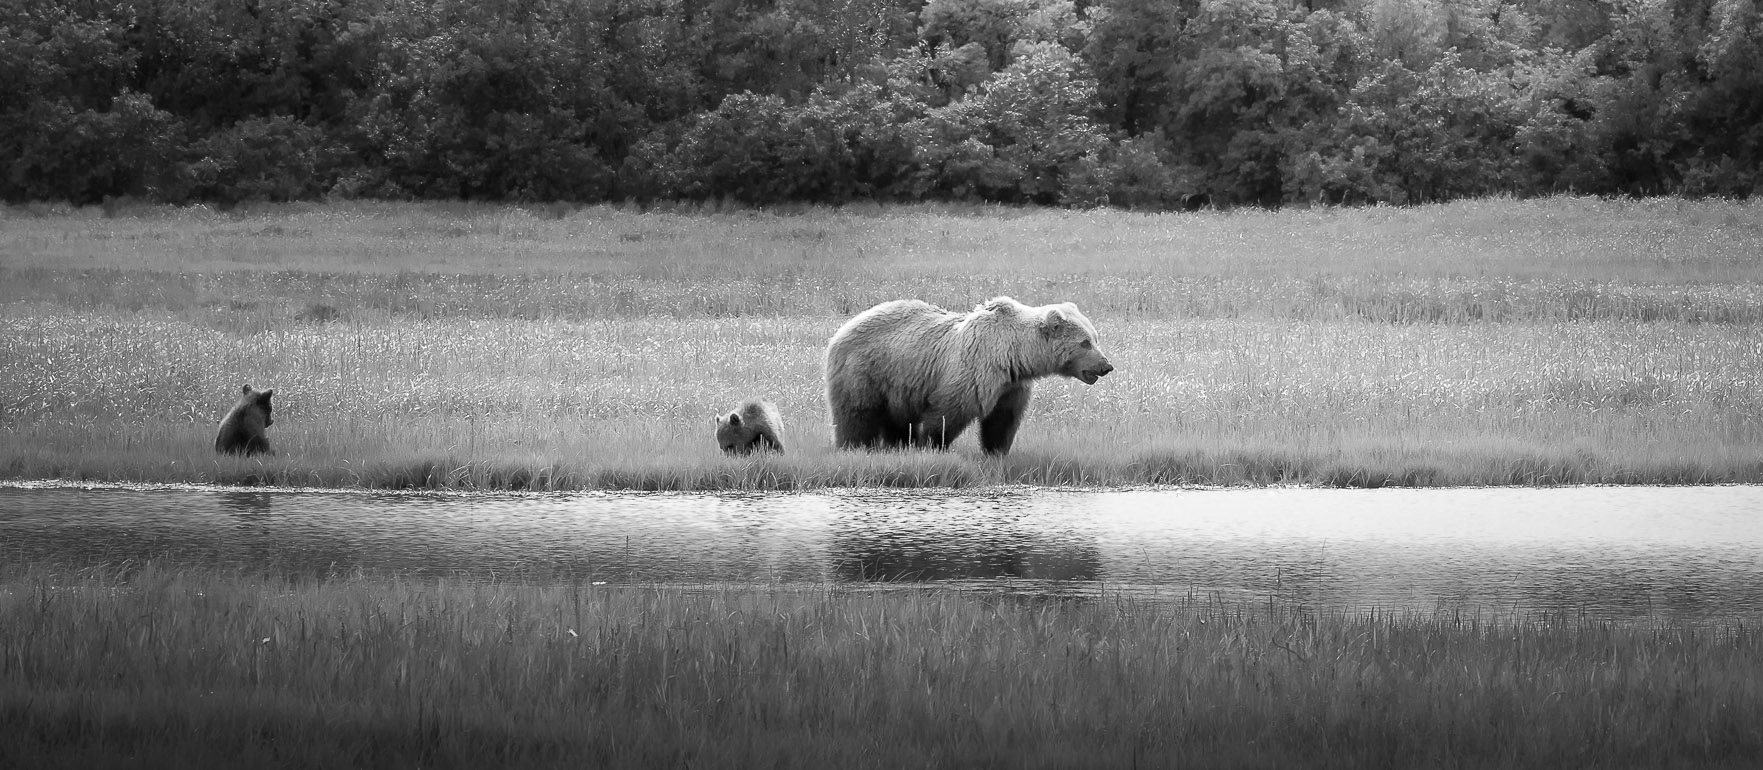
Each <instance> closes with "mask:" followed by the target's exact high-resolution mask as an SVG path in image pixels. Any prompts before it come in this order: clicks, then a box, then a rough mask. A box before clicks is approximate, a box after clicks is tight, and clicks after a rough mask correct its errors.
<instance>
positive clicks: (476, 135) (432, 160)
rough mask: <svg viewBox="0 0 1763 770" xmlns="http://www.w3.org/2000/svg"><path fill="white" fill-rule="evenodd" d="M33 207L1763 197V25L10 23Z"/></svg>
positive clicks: (106, 8) (530, 14)
mask: <svg viewBox="0 0 1763 770" xmlns="http://www.w3.org/2000/svg"><path fill="white" fill-rule="evenodd" d="M0 6H3V7H0V165H3V167H4V173H0V198H3V199H5V200H9V201H14V202H17V201H31V200H66V201H72V202H75V203H88V202H94V201H99V200H103V199H106V198H110V197H133V198H138V199H147V200H157V201H168V202H192V201H209V202H214V203H217V204H221V205H230V204H236V203H239V202H242V201H253V200H294V199H320V198H355V197H370V198H399V199H408V198H418V199H425V198H463V199H481V200H507V201H574V202H595V201H606V200H616V201H624V200H637V201H653V200H670V199H685V200H719V201H738V202H743V203H755V204H765V203H774V202H783V201H812V202H825V203H839V202H845V201H852V200H860V199H872V200H890V201H914V200H927V199H936V200H985V201H1001V202H1022V203H1043V204H1059V205H1075V206H1092V205H1115V206H1128V207H1135V208H1174V207H1182V206H1191V205H1197V204H1200V203H1202V202H1204V203H1211V204H1214V205H1220V206H1231V205H1264V206H1278V205H1289V204H1305V203H1330V204H1334V203H1346V204H1354V203H1366V202H1391V203H1414V202H1427V201H1439V200H1446V199H1451V198H1456V197H1464V196H1478V195H1489V194H1511V195H1520V196H1523V195H1541V194H1549V193H1556V192H1579V193H1596V194H1633V195H1655V194H1678V195H1689V196H1748V195H1751V194H1752V193H1754V192H1757V191H1759V190H1760V189H1763V187H1760V185H1763V19H1760V17H1759V9H1758V7H1757V2H1756V0H1615V1H1614V2H1604V1H1598V0H928V2H927V1H926V0H7V2H5V3H4V4H0Z"/></svg>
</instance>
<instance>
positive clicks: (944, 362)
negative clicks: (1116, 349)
mask: <svg viewBox="0 0 1763 770" xmlns="http://www.w3.org/2000/svg"><path fill="white" fill-rule="evenodd" d="M1095 340H1096V327H1095V325H1093V324H1091V323H1090V319H1088V318H1085V317H1084V314H1083V313H1080V312H1078V309H1077V306H1076V305H1073V304H1071V303H1069V302H1064V303H1060V304H1057V305H1045V306H1042V307H1029V306H1027V305H1024V304H1022V303H1020V302H1017V301H1016V300H1014V299H1011V298H1009V297H997V298H994V299H992V300H990V301H988V302H986V303H985V304H983V305H980V306H979V307H976V308H974V309H973V312H971V313H952V312H949V311H946V310H943V309H941V308H938V307H936V306H934V305H930V304H927V303H924V302H920V301H918V300H894V301H892V302H884V303H882V304H880V305H876V306H875V307H872V308H870V309H868V310H865V311H863V312H862V313H860V314H858V315H857V317H855V318H852V319H851V320H849V321H847V322H845V325H844V326H842V327H839V330H838V332H837V333H835V334H833V336H832V340H831V342H830V343H829V344H828V345H827V349H826V400H827V405H828V407H830V409H831V411H832V419H833V441H834V443H836V444H837V445H838V446H840V447H845V448H854V447H896V446H904V445H907V444H912V445H917V446H935V447H937V448H941V449H947V448H948V446H949V442H951V441H954V440H955V438H956V437H957V436H960V435H961V432H962V431H964V430H966V429H967V426H968V424H969V423H972V422H973V421H975V420H978V421H979V445H980V448H981V449H982V450H984V451H985V452H986V453H987V454H1004V453H1006V452H1009V451H1010V445H1011V443H1012V442H1014V441H1015V440H1016V428H1017V426H1018V425H1020V424H1021V423H1022V415H1023V412H1024V411H1025V410H1026V409H1027V408H1028V400H1029V388H1030V386H1031V385H1032V384H1033V382H1034V381H1035V380H1036V379H1039V378H1041V377H1046V376H1049V375H1054V374H1059V375H1064V376H1066V377H1073V378H1076V379H1079V380H1082V381H1083V382H1084V384H1086V385H1093V384H1095V382H1096V380H1097V379H1099V378H1101V377H1102V376H1103V375H1106V374H1108V373H1109V372H1111V371H1114V366H1113V365H1112V364H1110V363H1108V357H1107V356H1104V355H1102V352H1101V351H1100V350H1097V349H1096V346H1095Z"/></svg>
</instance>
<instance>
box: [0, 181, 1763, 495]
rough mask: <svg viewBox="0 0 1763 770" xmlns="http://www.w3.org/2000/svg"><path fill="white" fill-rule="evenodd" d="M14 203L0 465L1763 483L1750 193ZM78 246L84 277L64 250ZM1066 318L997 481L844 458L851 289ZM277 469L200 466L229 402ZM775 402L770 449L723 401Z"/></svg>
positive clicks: (96, 470)
mask: <svg viewBox="0 0 1763 770" xmlns="http://www.w3.org/2000/svg"><path fill="white" fill-rule="evenodd" d="M0 217H3V218H4V222H5V224H6V227H5V228H3V229H0V249H4V251H0V253H3V254H5V255H6V258H7V259H6V262H5V265H6V266H5V267H4V268H0V474H3V475H5V476H7V477H11V478H86V479H102V480H123V481H127V480H134V481H195V482H201V481H220V482H228V483H239V482H273V483H288V484H308V485H321V486H367V487H411V486H414V487H457V488H544V489H578V488H591V487H626V488H646V489H698V488H721V487H731V486H732V487H746V488H799V487H813V486H825V485H865V484H905V485H927V484H928V485H970V484H989V483H1016V482H1027V483H1036V484H1084V485H1087V484H1107V485H1112V484H1131V483H1159V482H1175V483H1227V484H1228V483H1318V484H1349V485H1383V484H1513V483H1517V484H1537V483H1568V482H1597V483H1660V482H1663V483H1698V482H1700V483H1706V482H1729V481H1740V482H1755V481H1763V380H1760V379H1759V378H1758V377H1757V376H1756V374H1755V373H1756V372H1758V371H1763V336H1759V328H1760V324H1763V206H1760V205H1759V204H1757V203H1755V202H1752V203H1725V202H1698V203H1684V202H1672V201H1592V200H1581V199H1555V200H1547V201H1526V202H1517V201H1503V200H1494V201H1473V202H1462V203H1455V204H1450V205H1446V206H1433V207H1420V208H1416V209H1383V208H1372V209H1357V210H1319V211H1296V212H1283V213H1267V212H1242V213H1208V214H1202V215H1161V216H1144V215H1133V214H1124V213H1119V212H1046V211H1040V212H1032V211H1021V210H1010V209H979V210H951V209H938V208H922V209H919V208H914V209H876V210H849V209H847V210H809V211H806V212H800V213H792V214H769V213H759V212H745V213H733V214H730V213H714V214H696V213H669V212H659V213H657V212H651V213H637V212H631V211H624V210H619V209H614V208H597V209H584V210H580V211H576V212H574V213H571V214H568V215H567V216H564V217H561V218H556V219H548V218H543V217H538V216H534V215H532V214H530V213H528V212H526V211H524V210H521V209H516V208H505V207H487V206H475V205H464V204H461V205H456V206H432V205H431V206H414V205H391V204H347V205H343V204H339V205H335V206H309V205H298V206H282V207H272V208H266V209H261V210H257V211H250V212H245V213H243V214H237V213H235V214H227V215H223V214H217V213H213V212H209V211H207V210H205V209H201V208H195V209H166V208H144V209H140V210H138V211H135V212H132V214H131V215H129V216H123V217H117V218H105V217H102V216H99V215H97V214H95V213H93V212H90V211H86V210H55V209H49V210H43V209H41V208H38V209H8V210H5V212H4V213H3V214H0ZM86 265H91V267H86ZM1000 293H1010V294H1014V295H1016V296H1018V297H1019V298H1021V299H1024V300H1025V301H1029V302H1034V303H1041V302H1052V301H1058V300H1075V301H1077V302H1078V303H1079V305H1080V306H1081V307H1083V308H1084V310H1085V312H1086V313H1087V314H1088V315H1090V316H1091V318H1092V319H1093V320H1095V321H1096V322H1097V324H1098V326H1099V327H1100V329H1101V333H1102V340H1101V342H1102V347H1103V349H1104V350H1105V351H1106V352H1108V354H1109V355H1110V356H1111V357H1112V359H1113V360H1114V362H1115V364H1116V365H1117V367H1119V368H1118V370H1117V372H1116V373H1115V374H1113V375H1111V376H1110V377H1109V378H1107V379H1106V380H1103V381H1102V382H1101V383H1099V384H1097V385H1095V386H1091V387H1087V388H1086V387H1084V386H1082V385H1079V384H1076V383H1075V382H1073V381H1049V382H1047V383H1044V384H1043V385H1041V386H1040V387H1039V388H1038V389H1037V395H1036V400H1035V403H1034V404H1033V406H1032V407H1031V412H1030V415H1029V417H1028V419H1027V422H1026V424H1025V426H1024V429H1023V432H1022V433H1021V434H1020V436H1019V439H1018V445H1017V449H1016V451H1015V452H1014V453H1013V454H1012V455H1011V456H1010V457H1009V458H1007V459H1005V460H1003V461H993V460H986V459H983V458H979V457H977V456H976V449H975V447H974V446H973V445H972V441H973V440H972V439H971V438H969V439H966V440H965V441H964V442H961V443H959V444H958V445H957V447H958V448H957V451H956V452H955V453H954V454H950V455H927V454H924V453H917V452H907V453H878V454H873V455H870V454H853V453H846V452H835V451H833V450H832V449H831V447H830V441H829V435H830V431H829V426H828V417H827V414H826V411H825V403H824V397H823V395H822V383H821V379H820V364H819V362H820V356H821V351H822V350H823V349H824V346H825V342H826V339H827V337H828V336H830V334H831V333H832V332H833V330H834V329H836V328H837V326H838V325H839V323H841V322H842V321H843V320H844V319H845V318H846V317H848V316H849V315H850V314H852V313H854V312H857V311H859V310H861V309H862V308H864V307H867V306H869V305H870V304H872V303H873V302H877V301H881V300H884V299H890V298H894V297H902V296H915V297H922V298H925V299H929V300H932V301H936V302H940V303H943V304H945V305H947V306H950V307H957V308H965V307H968V306H970V305H972V304H973V303H975V302H977V301H980V300H982V299H984V298H986V297H989V296H992V295H995V294H1000ZM244 382H249V383H251V384H253V385H255V386H257V387H275V388H276V392H277V412H276V425H275V427H274V428H272V429H271V431H270V433H271V441H272V443H273V444H274V445H275V446H276V447H277V448H278V451H279V453H278V454H277V455H275V456H274V457H269V458H252V459H250V460H239V459H231V458H217V457H215V456H214V455H212V454H211V453H209V452H208V451H207V449H206V448H207V446H208V445H209V442H210V441H211V439H212V431H213V426H214V424H215V422H216V421H218V419H219V417H220V415H221V413H222V412H223V411H224V410H225V409H226V408H227V407H228V406H230V402H231V399H230V397H229V394H230V393H232V392H233V391H236V390H237V388H238V386H239V384H240V383H244ZM750 395H762V396H765V397H768V398H771V399H772V400H774V401H775V402H777V403H778V405H779V406H780V408H781V409H782V410H783V412H784V415H785V418H786V421H787V422H788V424H789V434H790V439H791V440H790V445H791V450H792V451H791V453H790V454H789V455H787V456H785V457H783V458H775V457H773V458H759V459H748V460H730V459H726V458H723V457H721V456H720V455H718V454H717V452H716V449H715V445H714V442H713V441H712V440H711V438H710V436H711V433H712V418H713V417H714V415H716V414H717V413H718V412H719V411H721V410H724V409H727V408H730V407H732V406H733V405H734V404H736V403H737V402H738V401H739V400H740V399H741V398H743V397H746V396H750Z"/></svg>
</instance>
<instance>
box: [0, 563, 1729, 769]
mask: <svg viewBox="0 0 1763 770" xmlns="http://www.w3.org/2000/svg"><path fill="white" fill-rule="evenodd" d="M1759 683H1763V637H1760V636H1759V635H1758V633H1757V630H1756V629H1755V628H1751V627H1748V626H1745V625H1743V624H1730V623H1729V624H1719V625H1699V624H1692V623H1687V622H1683V621H1673V620H1664V619H1660V620H1652V621H1646V622H1639V623H1612V622H1591V621H1586V620H1583V619H1574V618H1566V617H1553V618H1508V617H1493V616H1485V617H1484V616H1465V615H1456V614H1443V613H1435V614H1427V613H1397V614H1389V613H1317V612H1314V611H1309V610H1306V609H1305V608H1302V607H1297V606H1281V605H1277V604H1273V605H1270V604H1265V603H1253V604H1242V605H1237V604H1225V603H1219V602H1216V601H1207V600H1203V599H1198V598H1195V597H1185V598H1182V597H1176V598H1173V599H1172V600H1171V601H1170V602H1169V603H1163V604H1146V603H1132V602H1127V601H1122V600H1112V599H1101V600H1091V601H1058V600H1046V599H1023V598H1019V597H1009V596H1003V595H984V594H957V593H950V592H936V591H925V590H912V589H901V590H890V591H882V592H874V591H866V592H845V591H840V590H836V589H829V588H826V587H810V588H802V589H782V588H775V587H774V588H766V587H757V586H750V587H742V586H723V587H714V588H709V589H701V590H688V589H683V588H646V587H638V586H603V585H584V584H580V583H567V582H566V583H554V582H545V581H540V582H538V583H536V584H483V583H472V582H466V581H461V580H449V579H438V580H434V579H431V580H417V579H409V578H400V577H396V576H382V577H373V576H355V577H333V578H329V579H310V578H308V579H302V580H292V579H288V578H283V577H273V576H264V575H254V574H248V573H239V572H224V571H222V572H214V571H187V570H183V569H179V568H176V567H173V566H169V565H156V564H153V563H149V564H146V565H145V566H142V565H135V566H133V567H129V568H117V567H112V568H97V569H87V570H71V569H56V568H49V567H43V566H12V567H8V568H5V570H4V574H0V765H5V766H8V767H38V768H52V767H81V768H88V767H107V766H110V767H117V766H142V765H146V766H178V767H189V766H234V767H243V766H251V767H276V766H286V767H293V766H301V767H317V766H323V767H341V766H375V767H404V766H418V765H420V766H423V767H487V766H496V767H563V766H570V767H581V766H593V767H659V766H666V767H681V766H691V767H756V766H766V767H848V768H862V767H876V768H892V767H1022V768H1030V767H1074V766H1085V767H1129V766H1152V767H1175V766H1188V765H1189V764H1190V763H1192V764H1193V766H1203V767H1211V768H1229V767H1296V766H1304V767H1549V768H1565V767H1602V768H1614V767H1687V766H1694V767H1753V766H1755V763H1756V762H1757V761H1758V760H1759V759H1760V758H1763V730H1760V728H1759V725H1763V686H1760V684H1759Z"/></svg>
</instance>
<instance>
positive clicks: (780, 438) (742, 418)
mask: <svg viewBox="0 0 1763 770" xmlns="http://www.w3.org/2000/svg"><path fill="white" fill-rule="evenodd" d="M716 443H717V445H718V446H720V447H722V451H724V452H727V453H729V454H747V453H748V452H752V451H753V450H755V449H773V450H776V451H779V452H782V451H784V419H783V417H782V416H781V415H779V414H778V412H777V407H776V406H773V405H772V403H771V402H770V401H761V400H759V399H749V400H747V401H745V402H743V403H742V404H741V408H739V409H736V410H735V411H732V412H729V413H728V414H725V415H723V416H721V417H718V418H716Z"/></svg>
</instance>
